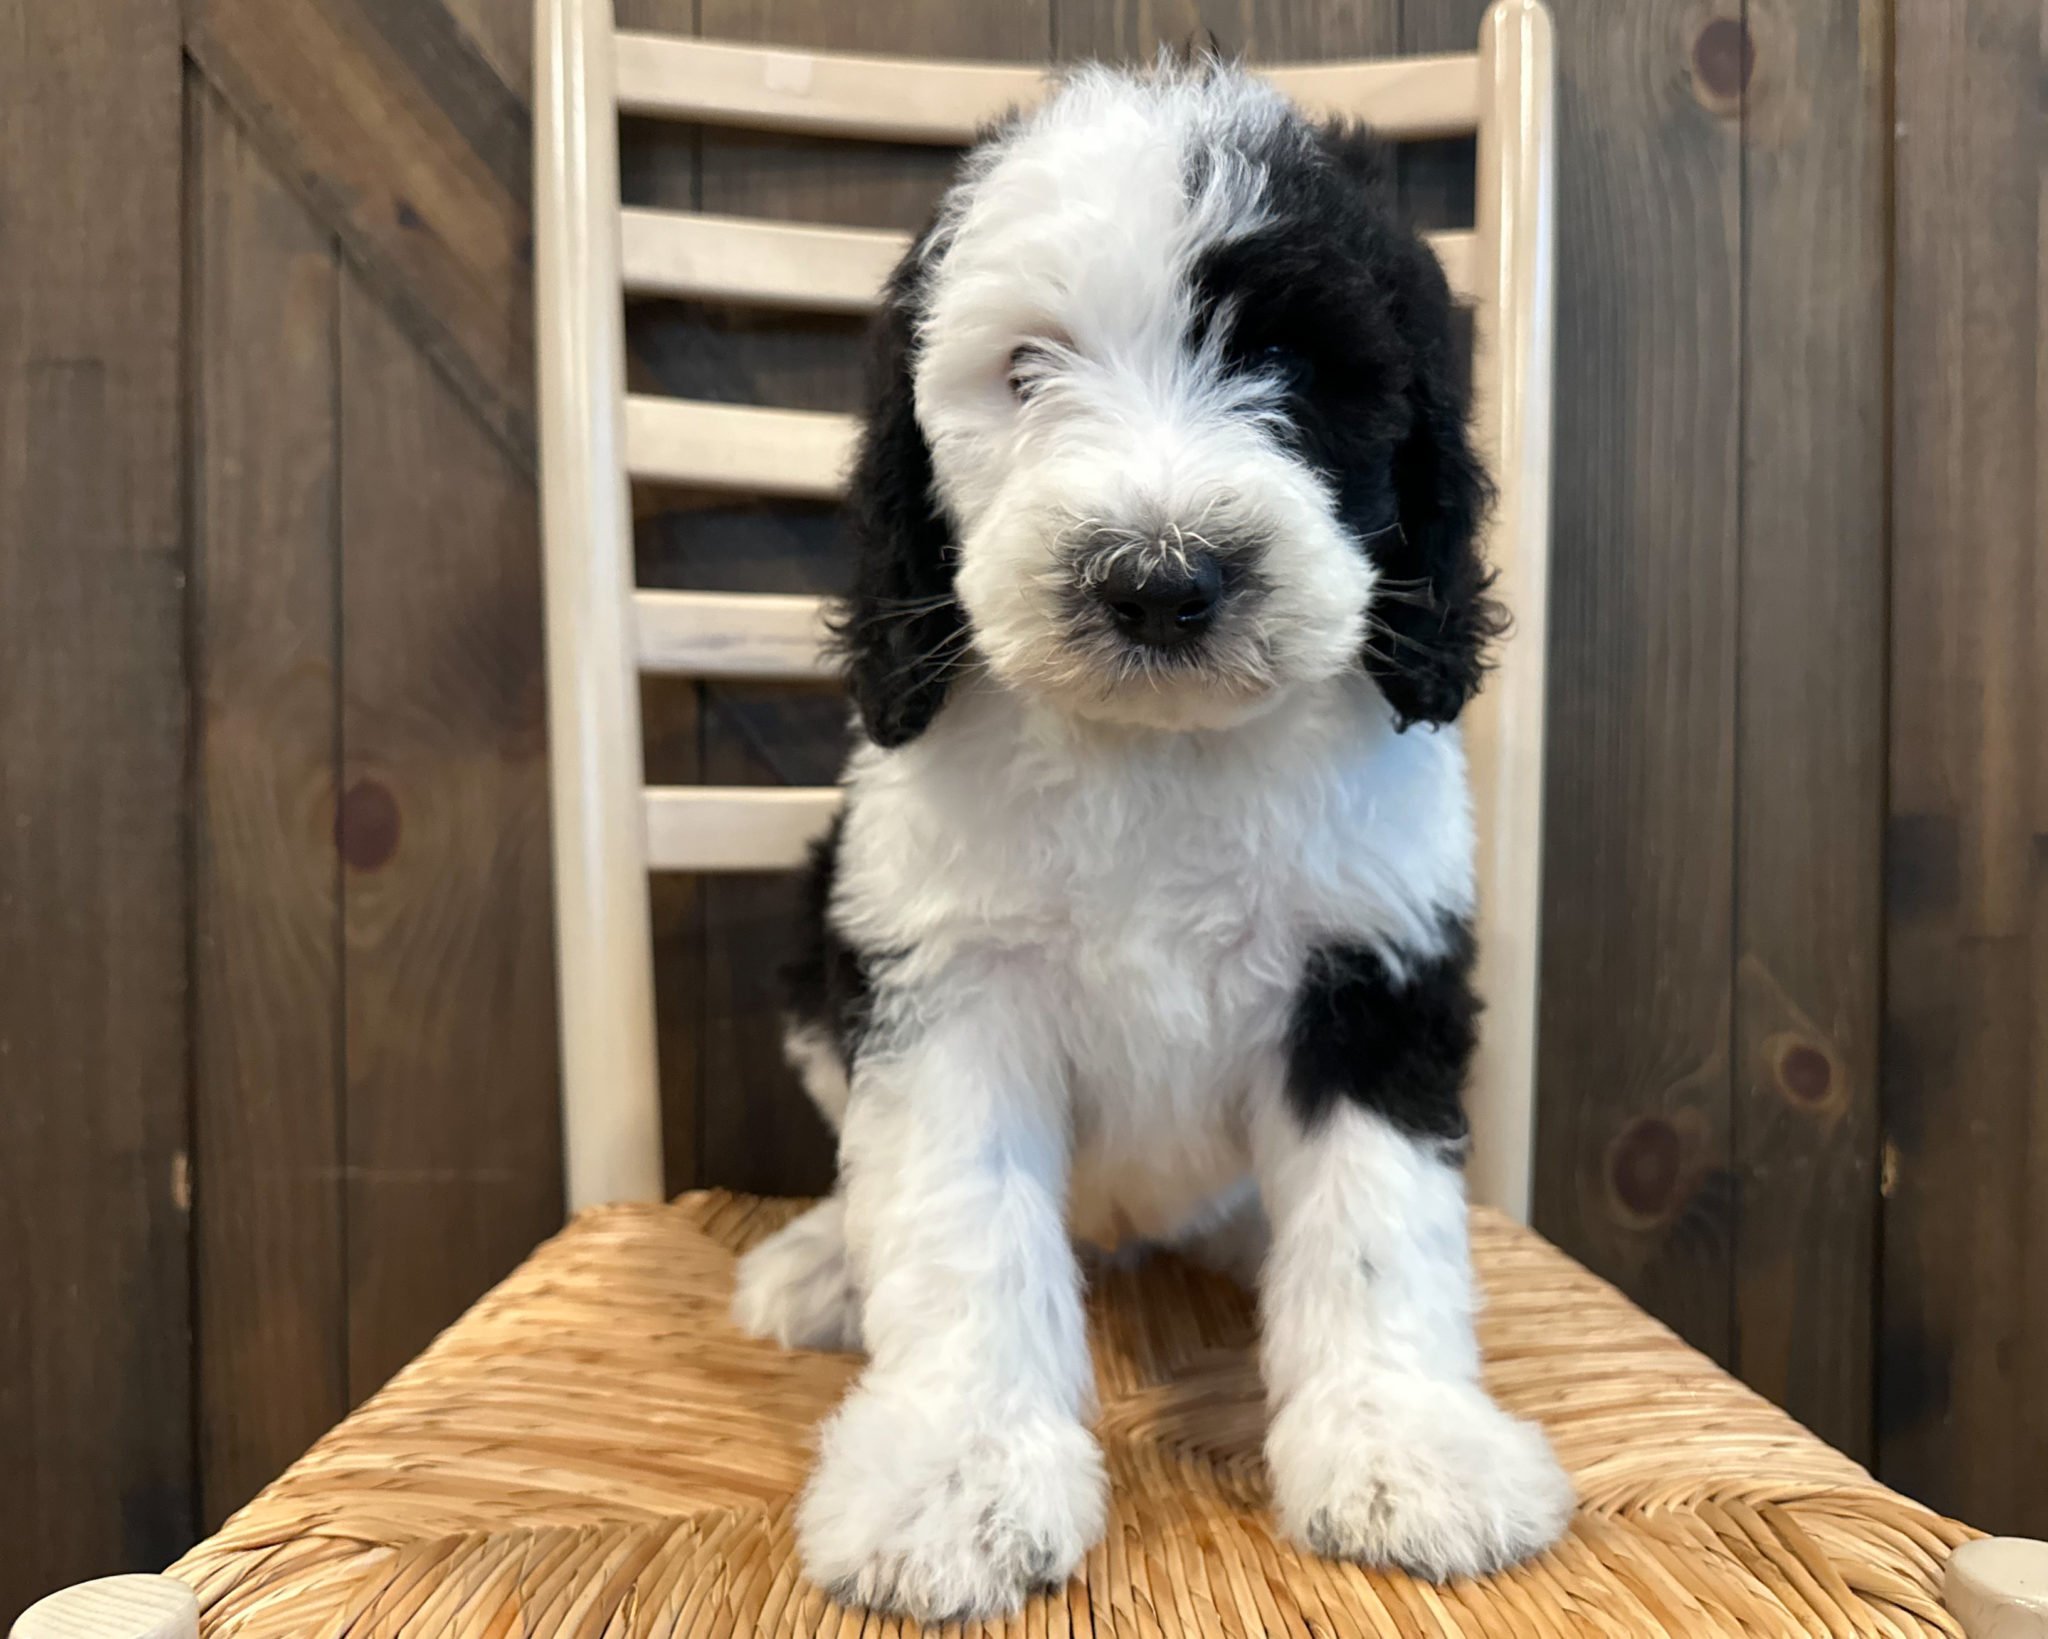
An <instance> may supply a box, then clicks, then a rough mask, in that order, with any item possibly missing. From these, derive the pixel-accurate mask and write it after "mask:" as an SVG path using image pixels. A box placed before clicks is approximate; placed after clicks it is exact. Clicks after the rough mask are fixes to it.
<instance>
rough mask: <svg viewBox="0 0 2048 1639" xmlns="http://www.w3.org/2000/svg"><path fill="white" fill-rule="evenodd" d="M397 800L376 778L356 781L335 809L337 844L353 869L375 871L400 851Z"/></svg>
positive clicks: (339, 851) (400, 828) (342, 857)
mask: <svg viewBox="0 0 2048 1639" xmlns="http://www.w3.org/2000/svg"><path fill="white" fill-rule="evenodd" d="M403 828H404V827H403V822H402V820H401V818H400V816H399V812H398V799H397V798H396V797H394V796H392V794H391V791H390V788H389V787H388V786H385V785H383V784H381V783H379V782H378V781H376V780H369V779H363V780H357V781H356V782H355V784H354V785H352V786H350V787H349V788H348V789H347V790H346V791H344V792H343V793H342V795H341V801H340V803H339V804H338V805H337V806H336V808H335V810H334V846H335V849H336V851H337V852H338V853H340V855H341V859H342V863H343V864H344V865H347V866H348V867H349V868H350V869H351V870H356V871H374V870H376V869H378V868H379V867H380V866H383V865H387V864H389V863H390V862H391V856H392V855H393V854H395V853H397V852H398V837H399V833H400V831H401V830H402V829H403Z"/></svg>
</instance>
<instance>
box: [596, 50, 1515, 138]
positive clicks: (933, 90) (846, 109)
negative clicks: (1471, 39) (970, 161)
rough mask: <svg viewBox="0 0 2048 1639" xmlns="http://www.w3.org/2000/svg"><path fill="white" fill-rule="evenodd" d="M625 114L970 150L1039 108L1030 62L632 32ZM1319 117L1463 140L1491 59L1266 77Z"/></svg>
mask: <svg viewBox="0 0 2048 1639" xmlns="http://www.w3.org/2000/svg"><path fill="white" fill-rule="evenodd" d="M617 70H618V73H617V78H618V94H619V108H620V110H621V111H622V112H624V113H628V114H649V115H655V116H658V117H663V118H670V119H694V120H703V121H706V122H708V123H711V124H718V125H737V126H745V127H749V128H752V129H757V130H769V131H804V132H812V133H816V134H818V135H822V136H839V137H861V138H867V139H869V140H872V141H878V142H929V143H941V144H953V145H964V144H966V143H969V142H972V141H973V140H974V137H975V133H976V132H977V131H978V130H980V129H981V128H982V127H983V126H985V125H986V124H988V123H989V122H990V121H991V120H995V119H998V118H1000V117H1001V116H1002V115H1004V114H1006V113H1008V112H1009V111H1010V110H1011V109H1013V108H1017V107H1021V106H1023V105H1026V104H1029V103H1033V102H1036V101H1037V100H1038V99H1039V98H1040V97H1041V96H1043V95H1044V92H1045V83H1046V82H1045V75H1044V71H1043V70H1042V69H1040V68H1038V67H1036V66H1033V65H1028V64H1009V63H968V62H945V61H936V60H931V59H920V58H907V57H906V58H897V57H864V56H858V55H854V54H851V53H846V52H829V51H786V50H775V49H772V48H769V47H762V46H746V45H728V44H725V43H723V42H720V41H712V40H690V39H681V38H677V37H675V36H671V35H661V34H641V33H636V32H633V31H631V30H621V31H620V33H619V34H618V36H617ZM1261 72H1262V73H1264V75H1265V76H1266V78H1267V79H1269V80H1271V81H1272V82H1273V83H1274V84H1275V85H1277V86H1279V87H1280V89H1281V90H1283V91H1285V92H1286V93H1287V94H1288V95H1289V96H1291V97H1293V98H1294V99H1295V101H1297V102H1299V103H1300V104H1301V105H1302V106H1303V107H1304V108H1306V109H1307V110H1308V111H1309V112H1310V113H1312V114H1346V115H1350V116H1352V117H1354V118H1360V119H1366V120H1370V121H1371V122H1372V123H1373V124H1374V125H1376V126H1378V127H1379V129H1380V130H1382V131H1383V132H1385V133H1386V134H1387V135H1388V136H1392V137H1403V138H1411V139H1412V138H1421V137H1438V136H1455V135H1459V134H1462V133H1465V132H1469V131H1473V130H1476V129H1477V128H1478V124H1479V59H1478V58H1477V57H1476V56H1474V55H1470V54H1462V55H1458V56H1448V57H1399V58H1386V59H1381V60H1378V61H1373V62H1342V63H1304V64H1299V65H1293V66H1286V67H1275V68H1268V69H1263V70H1261Z"/></svg>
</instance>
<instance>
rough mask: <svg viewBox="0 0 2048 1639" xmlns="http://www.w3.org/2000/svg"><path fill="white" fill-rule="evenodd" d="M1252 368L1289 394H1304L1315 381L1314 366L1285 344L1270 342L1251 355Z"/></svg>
mask: <svg viewBox="0 0 2048 1639" xmlns="http://www.w3.org/2000/svg"><path fill="white" fill-rule="evenodd" d="M1252 367H1253V368H1254V369H1256V370H1257V371H1258V372H1259V374H1260V375H1263V376H1270V377H1272V378H1274V379H1275V380H1277V381H1278V382H1280V384H1281V385H1282V386H1283V387H1285V388H1286V389H1287V391H1288V392H1290V393H1305V392H1307V391H1308V389H1309V385H1310V383H1311V382H1313V381H1314V380H1315V374H1316V372H1315V366H1314V365H1313V364H1311V363H1309V361H1308V359H1307V358H1305V357H1304V356H1303V355H1302V354H1300V353H1297V352H1296V351H1295V350H1294V349H1293V348H1291V347H1289V346H1288V345H1287V344H1286V343H1285V342H1277V341H1276V342H1272V343H1270V344H1268V345H1267V346H1265V347H1261V348H1260V349H1259V350H1258V351H1257V352H1256V353H1254V354H1253V355H1252Z"/></svg>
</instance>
